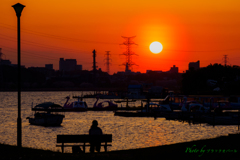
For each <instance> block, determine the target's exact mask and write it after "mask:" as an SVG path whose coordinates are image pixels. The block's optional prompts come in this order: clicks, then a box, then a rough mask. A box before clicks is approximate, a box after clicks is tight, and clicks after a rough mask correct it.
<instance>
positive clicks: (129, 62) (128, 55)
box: [121, 36, 137, 71]
mask: <svg viewBox="0 0 240 160" xmlns="http://www.w3.org/2000/svg"><path fill="white" fill-rule="evenodd" d="M135 37H136V36H133V37H123V36H122V38H124V39H126V41H125V42H123V44H121V45H126V47H127V50H126V52H124V53H123V54H122V55H125V56H126V62H125V63H123V64H122V65H125V66H126V69H125V71H128V70H131V69H132V66H133V65H136V64H135V63H133V61H132V56H133V55H137V54H135V53H134V52H132V51H131V45H137V44H135V43H134V42H133V41H132V39H133V38H135Z"/></svg>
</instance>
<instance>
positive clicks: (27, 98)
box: [0, 91, 238, 152]
mask: <svg viewBox="0 0 240 160" xmlns="http://www.w3.org/2000/svg"><path fill="white" fill-rule="evenodd" d="M90 93H91V92H76V91H74V92H70V91H69V92H60V91H58V92H22V93H21V117H22V145H23V146H24V147H31V148H37V149H45V150H52V151H60V148H57V147H56V137H57V135H58V134H88V131H89V128H90V126H91V123H92V120H94V119H96V120H97V121H98V122H99V127H100V128H102V130H103V133H104V134H112V135H113V142H112V147H109V148H108V150H126V149H135V148H145V147H152V146H160V145H167V144H174V143H179V142H188V141H193V140H199V139H207V138H214V137H217V136H221V135H227V134H230V133H237V132H238V130H237V129H238V127H237V126H215V127H213V126H209V125H207V124H201V125H200V124H195V125H189V124H188V123H183V122H178V121H169V120H165V118H157V119H156V120H154V118H152V117H119V116H114V112H112V111H87V112H66V113H64V114H65V118H64V119H63V123H62V125H61V126H60V127H43V126H36V125H30V124H29V122H28V119H26V117H29V116H31V115H33V113H34V112H32V111H31V105H32V103H33V105H36V104H39V103H43V102H54V103H56V104H60V105H62V106H63V104H64V103H65V101H66V99H65V97H66V96H71V97H72V96H82V95H85V94H90ZM0 97H1V98H0V143H3V144H10V145H17V113H18V109H17V108H18V107H17V92H0ZM84 100H85V101H86V102H87V104H88V107H92V106H93V104H94V102H95V101H96V99H94V98H88V99H84ZM71 101H74V99H71ZM101 101H104V100H100V101H99V102H101ZM118 105H119V107H120V106H121V105H122V106H124V105H125V104H124V103H123V104H118ZM129 105H132V106H140V105H141V102H140V101H137V102H135V103H133V104H131V103H129ZM87 150H88V149H87ZM102 150H103V149H102ZM66 151H67V152H71V149H70V148H66Z"/></svg>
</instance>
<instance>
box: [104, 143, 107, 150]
mask: <svg viewBox="0 0 240 160" xmlns="http://www.w3.org/2000/svg"><path fill="white" fill-rule="evenodd" d="M104 149H105V152H107V142H105V146H104Z"/></svg>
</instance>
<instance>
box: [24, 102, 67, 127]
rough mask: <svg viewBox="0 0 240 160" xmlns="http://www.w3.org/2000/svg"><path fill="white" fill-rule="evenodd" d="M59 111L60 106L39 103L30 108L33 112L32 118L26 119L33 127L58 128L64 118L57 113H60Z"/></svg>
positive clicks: (50, 103)
mask: <svg viewBox="0 0 240 160" xmlns="http://www.w3.org/2000/svg"><path fill="white" fill-rule="evenodd" d="M61 109H62V106H60V105H58V104H54V103H52V102H45V103H41V104H38V105H36V106H35V107H32V110H35V114H34V117H27V119H28V120H29V123H30V124H33V125H42V126H60V125H61V123H62V121H63V118H64V117H65V116H64V115H63V114H60V113H59V112H57V111H61Z"/></svg>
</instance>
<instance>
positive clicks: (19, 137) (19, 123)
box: [17, 16, 22, 147]
mask: <svg viewBox="0 0 240 160" xmlns="http://www.w3.org/2000/svg"><path fill="white" fill-rule="evenodd" d="M17 21H18V22H17V25H18V118H17V146H18V147H22V119H21V53H20V16H17Z"/></svg>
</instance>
